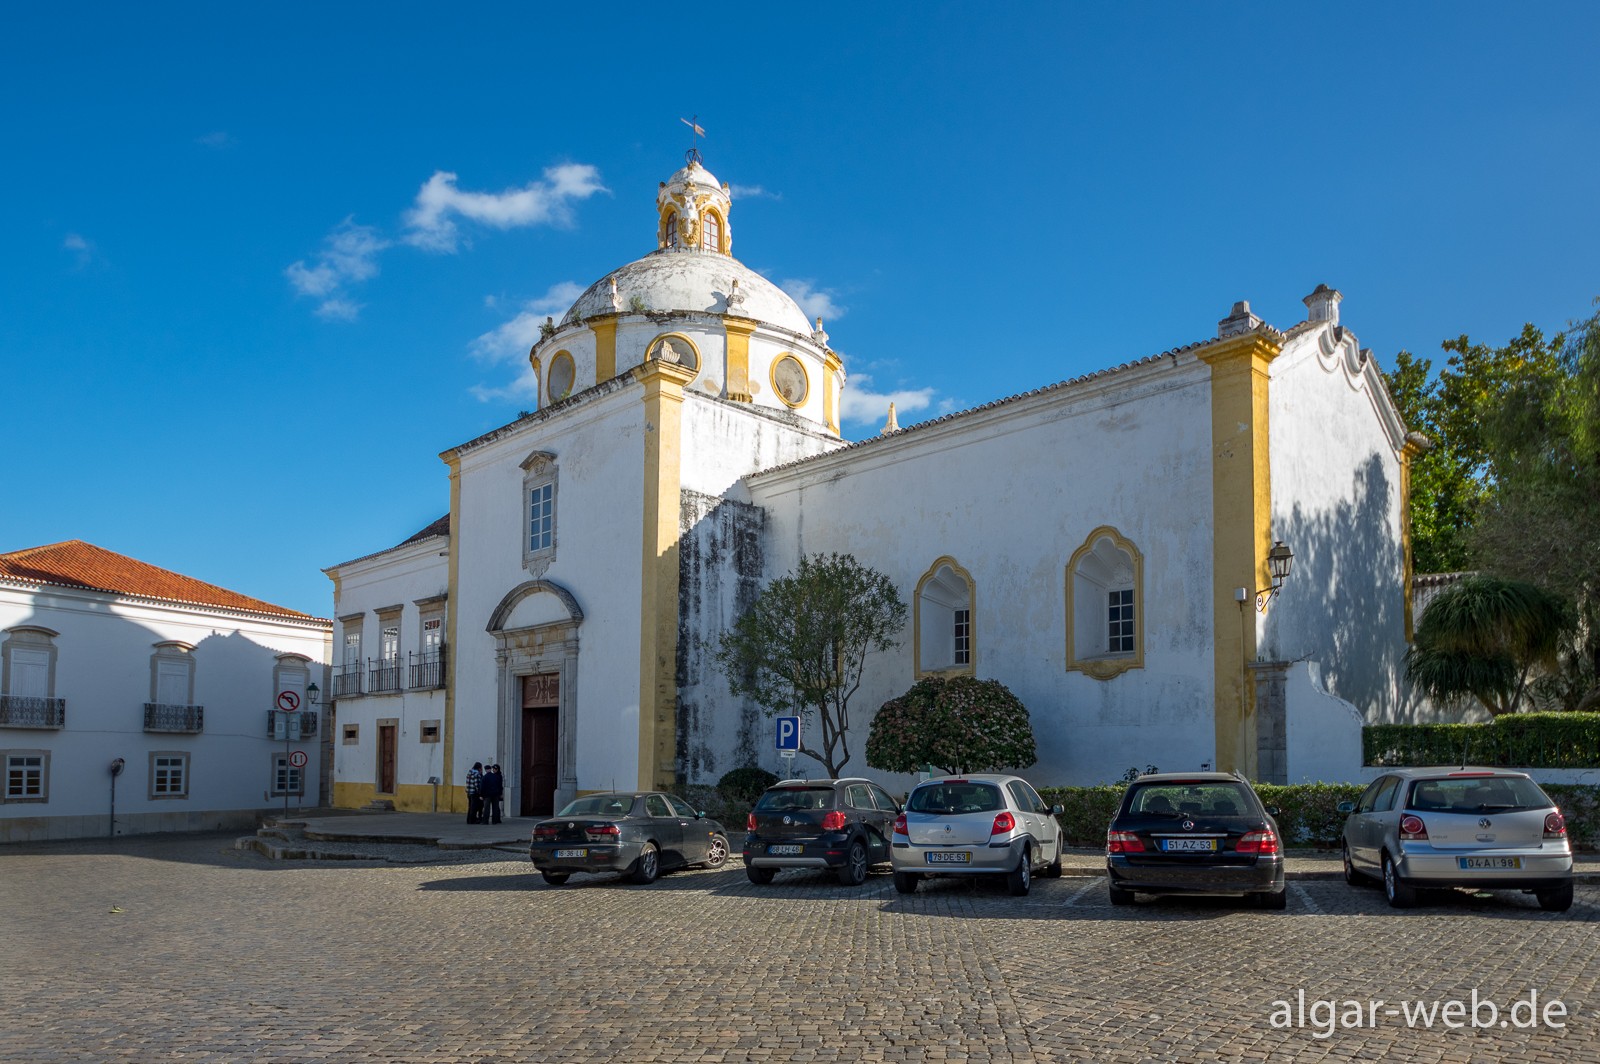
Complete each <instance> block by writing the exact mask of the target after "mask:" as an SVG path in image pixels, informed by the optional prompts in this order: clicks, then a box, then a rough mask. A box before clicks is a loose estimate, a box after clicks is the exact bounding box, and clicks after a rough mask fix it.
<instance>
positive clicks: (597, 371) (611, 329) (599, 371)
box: [589, 318, 617, 384]
mask: <svg viewBox="0 0 1600 1064" xmlns="http://www.w3.org/2000/svg"><path fill="white" fill-rule="evenodd" d="M589 328H591V329H593V330H594V382H595V383H596V384H599V383H601V382H602V381H608V380H610V379H611V378H612V377H615V376H616V375H617V320H616V319H615V318H611V319H609V320H606V321H590V322H589Z"/></svg>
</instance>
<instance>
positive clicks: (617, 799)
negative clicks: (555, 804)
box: [556, 794, 633, 816]
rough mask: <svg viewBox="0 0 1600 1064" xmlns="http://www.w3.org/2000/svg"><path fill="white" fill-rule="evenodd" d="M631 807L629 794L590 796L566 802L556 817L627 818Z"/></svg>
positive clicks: (631, 801) (631, 798) (631, 799)
mask: <svg viewBox="0 0 1600 1064" xmlns="http://www.w3.org/2000/svg"><path fill="white" fill-rule="evenodd" d="M632 807H633V796H632V795H630V794H591V795H589V796H588V797H587V798H576V799H573V800H572V801H570V802H568V803H567V804H566V805H564V806H562V807H561V812H559V813H557V814H556V816H627V815H628V810H629V809H631V808H632Z"/></svg>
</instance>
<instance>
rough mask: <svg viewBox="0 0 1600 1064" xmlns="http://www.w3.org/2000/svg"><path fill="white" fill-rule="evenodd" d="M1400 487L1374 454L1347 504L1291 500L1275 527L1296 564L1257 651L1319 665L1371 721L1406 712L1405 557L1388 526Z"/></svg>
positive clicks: (1402, 717) (1329, 681)
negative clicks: (1318, 506) (1309, 505)
mask: <svg viewBox="0 0 1600 1064" xmlns="http://www.w3.org/2000/svg"><path fill="white" fill-rule="evenodd" d="M1398 491H1399V487H1398V485H1396V484H1392V483H1390V480H1389V476H1388V474H1387V472H1386V471H1385V469H1384V465H1383V462H1382V461H1381V460H1380V458H1379V456H1377V455H1372V456H1370V457H1369V458H1368V459H1367V460H1366V461H1365V462H1363V463H1362V464H1361V465H1360V466H1359V467H1358V468H1357V470H1356V473H1355V478H1354V483H1353V485H1352V490H1351V492H1350V494H1349V496H1348V497H1347V498H1346V499H1345V500H1344V501H1341V502H1340V503H1339V504H1338V505H1337V506H1335V507H1334V508H1333V509H1331V510H1327V511H1323V512H1319V513H1314V514H1308V513H1306V512H1305V511H1304V510H1303V509H1302V508H1301V506H1300V505H1298V504H1296V505H1295V507H1294V509H1293V511H1291V513H1290V514H1289V516H1288V517H1287V519H1285V520H1283V521H1282V522H1281V523H1280V524H1279V525H1278V526H1277V527H1275V528H1274V529H1273V533H1274V536H1275V538H1278V539H1281V540H1283V541H1284V542H1285V543H1286V544H1288V545H1289V546H1290V547H1291V548H1292V549H1293V550H1294V568H1293V570H1292V571H1291V574H1290V576H1289V579H1288V582H1287V583H1286V584H1285V585H1284V588H1283V590H1282V591H1281V592H1280V593H1279V596H1278V599H1279V601H1277V602H1274V603H1273V604H1272V606H1271V607H1269V614H1268V617H1269V623H1268V625H1267V629H1266V637H1265V642H1264V645H1263V648H1262V652H1261V656H1262V657H1263V658H1264V659H1269V660H1270V659H1278V660H1284V661H1299V660H1310V661H1315V662H1317V663H1319V664H1320V665H1321V666H1322V673H1323V676H1324V677H1325V679H1326V681H1327V686H1328V689H1329V690H1330V691H1331V692H1332V693H1333V694H1335V695H1337V696H1338V697H1340V698H1343V699H1345V700H1346V701H1348V702H1351V703H1353V704H1354V705H1355V706H1356V707H1357V708H1358V709H1359V710H1360V711H1361V713H1362V714H1363V716H1364V717H1365V718H1366V720H1367V721H1368V722H1369V723H1379V722H1386V721H1394V720H1405V719H1409V717H1408V716H1407V714H1408V712H1409V711H1410V703H1411V699H1410V698H1409V696H1408V694H1407V692H1409V685H1408V684H1407V683H1406V680H1405V661H1404V659H1405V651H1406V642H1405V588H1404V581H1405V557H1404V552H1403V549H1402V546H1401V543H1400V541H1399V539H1398V537H1397V536H1396V535H1394V533H1393V532H1392V530H1391V513H1392V512H1393V507H1394V506H1395V504H1396V498H1397V495H1398ZM1291 603H1292V605H1291ZM1272 610H1276V611H1279V615H1278V617H1277V618H1273V617H1272V616H1271V612H1270V611H1272ZM1273 621H1277V622H1279V623H1276V624H1274V623H1272V622H1273Z"/></svg>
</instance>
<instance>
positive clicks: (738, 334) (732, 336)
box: [722, 318, 756, 403]
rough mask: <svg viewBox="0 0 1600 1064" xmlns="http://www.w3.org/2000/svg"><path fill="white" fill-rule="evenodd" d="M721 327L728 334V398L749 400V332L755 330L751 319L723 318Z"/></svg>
mask: <svg viewBox="0 0 1600 1064" xmlns="http://www.w3.org/2000/svg"><path fill="white" fill-rule="evenodd" d="M722 327H723V329H724V330H725V331H726V332H727V336H728V385H727V389H728V398H729V399H732V400H734V401H735V402H740V403H748V402H749V401H750V334H751V333H753V332H755V331H756V323H755V322H753V321H743V320H735V319H733V318H723V319H722Z"/></svg>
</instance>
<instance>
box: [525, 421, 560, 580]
mask: <svg viewBox="0 0 1600 1064" xmlns="http://www.w3.org/2000/svg"><path fill="white" fill-rule="evenodd" d="M546 487H548V488H549V489H550V545H549V546H547V547H540V548H538V549H537V550H535V549H534V547H533V493H534V491H535V490H537V489H542V488H546ZM560 516H561V490H560V469H559V467H558V465H557V463H556V456H555V455H554V454H551V453H550V452H549V451H534V452H533V453H532V454H530V455H528V457H526V458H524V459H523V460H522V567H523V568H524V569H526V570H527V571H528V574H529V575H530V576H532V577H533V578H534V579H538V578H539V577H541V576H543V575H544V574H545V571H546V570H547V569H549V568H550V565H551V563H552V562H554V561H555V560H556V546H557V544H558V543H559V539H560V537H559V536H558V535H557V534H556V531H557V523H558V521H559V519H560Z"/></svg>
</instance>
